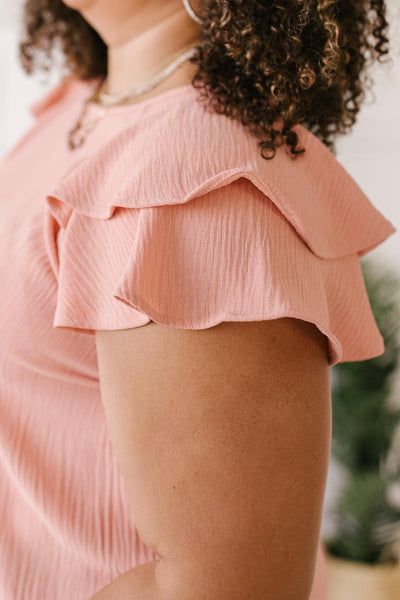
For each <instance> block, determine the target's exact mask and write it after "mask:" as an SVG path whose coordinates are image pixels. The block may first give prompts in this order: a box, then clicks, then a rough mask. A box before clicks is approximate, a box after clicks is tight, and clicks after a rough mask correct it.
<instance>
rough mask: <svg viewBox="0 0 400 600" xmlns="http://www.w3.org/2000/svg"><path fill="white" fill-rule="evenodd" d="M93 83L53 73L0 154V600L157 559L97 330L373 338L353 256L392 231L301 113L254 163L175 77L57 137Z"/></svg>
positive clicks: (344, 348) (243, 140)
mask: <svg viewBox="0 0 400 600" xmlns="http://www.w3.org/2000/svg"><path fill="white" fill-rule="evenodd" d="M97 83H98V80H97V79H95V80H90V81H86V82H85V81H81V80H77V79H73V78H65V79H63V80H62V81H61V82H60V83H59V84H57V85H56V86H54V87H53V88H52V89H51V90H50V91H49V92H47V93H46V94H45V95H44V96H43V97H42V98H41V99H40V100H39V101H37V102H35V103H34V104H33V105H32V106H31V111H32V113H33V114H34V115H35V118H36V119H35V123H34V125H33V126H32V128H31V129H30V130H29V131H28V132H27V133H26V135H25V136H23V138H22V139H21V140H20V141H19V142H18V143H17V144H16V146H14V148H13V149H12V150H11V151H10V152H9V153H8V154H7V155H6V156H5V157H4V159H3V161H2V162H1V163H0V192H1V203H0V277H1V293H0V315H1V316H0V333H1V337H0V339H1V340H2V344H1V347H0V411H1V418H0V522H1V524H2V525H1V533H0V598H1V600H71V599H72V598H73V599H74V600H86V599H87V598H89V597H90V596H91V595H92V594H93V593H94V592H95V591H97V590H98V589H101V588H102V587H104V586H105V585H107V584H108V583H109V582H111V581H112V580H113V579H115V578H116V577H118V575H120V574H122V573H123V572H125V571H127V570H128V569H130V568H132V567H134V566H136V565H139V564H141V563H144V562H148V561H151V560H154V559H156V558H158V556H157V555H156V554H154V553H153V552H152V551H150V549H149V548H147V547H146V545H145V544H144V543H143V542H142V540H141V539H140V537H139V535H138V532H137V530H136V527H135V521H134V515H133V514H132V511H131V509H130V507H129V502H128V499H127V495H126V490H125V487H124V481H123V479H122V476H121V475H120V473H119V471H118V467H117V464H116V460H115V457H114V454H113V449H112V446H111V443H110V439H109V436H108V430H107V425H106V420H105V415H104V411H103V408H102V404H101V399H100V388H99V375H98V369H97V360H96V348H95V337H94V332H95V330H96V329H109V330H115V329H126V328H131V327H140V326H142V325H145V324H146V323H148V322H150V321H151V320H153V321H155V322H157V323H160V324H163V325H165V326H172V327H178V328H191V329H202V328H207V327H212V326H213V325H216V324H217V323H220V322H222V321H252V320H264V319H275V318H279V317H295V318H298V319H303V320H306V321H309V322H311V323H314V324H315V325H316V327H318V328H319V329H320V330H321V331H322V332H323V333H324V334H325V335H326V336H327V338H328V342H329V364H330V365H331V366H333V365H335V364H337V363H338V362H343V361H354V360H364V359H368V358H373V357H375V356H378V355H380V354H382V353H383V351H384V344H383V338H382V336H381V333H380V331H379V329H378V327H377V324H376V322H375V320H374V317H373V314H372V311H371V306H370V303H369V300H368V296H367V292H366V288H365V285H364V281H363V277H362V272H361V268H360V262H359V258H360V257H361V256H363V255H364V254H366V253H367V252H368V251H370V250H372V249H373V248H375V247H376V246H377V245H378V244H380V243H382V242H383V241H384V240H385V239H387V238H388V236H390V235H391V234H392V233H393V232H394V231H396V229H395V228H394V226H393V225H392V223H390V221H388V220H387V219H386V218H385V217H384V216H383V215H382V214H381V213H380V212H379V211H378V210H377V209H376V208H375V207H374V206H373V204H372V203H371V202H370V200H369V199H368V198H367V197H366V195H365V194H364V193H363V191H362V190H361V189H360V187H359V186H358V185H357V184H356V182H355V181H354V180H353V179H352V178H351V177H350V175H349V174H348V173H347V172H346V171H345V169H344V168H343V167H342V166H341V165H340V163H339V162H338V161H337V160H336V159H335V158H334V156H333V155H332V153H331V152H329V151H328V149H327V148H326V147H325V146H324V145H323V144H322V142H321V141H320V140H319V139H318V138H317V137H315V136H314V135H313V134H311V133H310V132H309V131H307V130H306V129H305V128H304V127H303V126H301V125H299V126H297V127H296V131H297V132H298V134H299V138H300V142H301V144H302V145H303V146H305V147H306V153H305V154H304V155H303V156H301V157H299V158H298V159H296V160H293V159H292V158H291V157H290V156H289V154H288V153H287V151H286V150H285V147H282V148H279V149H278V151H277V155H276V157H275V158H274V159H273V160H272V161H267V160H265V159H263V158H262V157H261V154H260V149H259V146H258V144H257V140H256V138H255V137H254V136H251V135H250V134H249V133H248V132H247V131H246V130H245V128H244V127H243V126H242V125H241V124H240V123H239V122H237V121H233V120H232V119H230V118H228V117H225V116H223V115H218V114H216V113H213V112H212V111H207V110H205V109H204V107H203V105H202V104H201V102H200V101H199V99H198V98H197V97H196V95H197V94H198V91H197V90H195V89H194V88H193V87H192V86H191V85H187V86H182V87H180V88H175V89H172V90H169V91H167V92H164V93H163V94H161V95H159V96H156V97H153V98H150V99H149V100H145V101H142V102H140V103H139V104H136V105H127V106H120V107H114V108H111V109H109V110H108V112H107V114H106V116H105V117H104V118H103V119H101V120H100V121H99V123H98V125H97V127H96V128H95V129H94V130H93V131H91V132H90V133H89V135H88V138H87V141H86V143H85V144H84V145H83V146H81V147H80V148H79V149H76V150H74V151H73V152H71V151H69V150H68V148H67V145H66V137H67V133H68V131H69V129H70V128H71V127H72V125H73V124H74V122H75V121H76V119H77V117H78V116H79V112H80V109H81V106H82V102H83V100H84V99H85V98H87V97H89V95H90V94H91V92H92V90H93V89H94V86H96V85H97ZM94 109H95V107H91V110H92V111H93V110H94ZM93 114H94V113H93ZM312 599H313V600H326V565H325V562H324V557H323V549H322V546H321V548H320V549H319V551H318V561H317V566H316V573H315V582H314V588H313V595H312Z"/></svg>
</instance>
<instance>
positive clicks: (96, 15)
mask: <svg viewBox="0 0 400 600" xmlns="http://www.w3.org/2000/svg"><path fill="white" fill-rule="evenodd" d="M64 4H65V5H67V6H69V7H70V8H73V9H75V10H77V11H79V12H80V13H81V15H82V16H83V17H84V18H85V19H86V21H88V23H90V25H91V26H92V27H93V28H94V29H95V30H96V31H97V32H98V34H99V35H100V36H101V38H102V39H103V41H104V42H105V43H106V44H107V48H108V65H107V69H108V70H107V84H106V85H105V88H104V91H106V92H108V93H110V94H115V95H117V94H123V93H127V92H129V91H130V90H131V89H132V88H135V87H139V86H141V85H143V84H144V83H145V82H146V81H147V80H148V79H149V78H151V76H152V75H153V73H156V72H157V71H158V70H159V69H160V67H162V66H163V65H164V63H165V62H166V61H167V62H168V58H169V57H171V58H172V57H173V56H174V55H175V54H176V53H177V52H179V51H183V50H184V49H186V48H187V47H189V46H190V45H191V44H194V43H195V42H196V41H197V39H198V38H199V33H200V30H199V27H200V25H199V24H198V23H197V22H196V21H194V20H193V19H192V18H191V17H190V16H189V15H188V13H187V12H186V10H185V8H184V5H183V3H182V0H152V1H151V0H130V1H129V0H113V2H112V10H110V1H109V0H68V1H65V0H64ZM191 4H192V6H193V9H194V10H195V11H196V13H197V14H200V10H201V9H200V7H199V4H200V3H199V0H197V1H196V0H195V1H194V2H192V3H191ZM138 58H139V60H138ZM192 74H194V65H191V64H190V63H189V62H188V61H185V62H184V63H183V64H182V65H181V66H180V67H179V68H178V69H177V70H176V71H174V72H173V73H172V74H171V75H169V76H168V77H167V78H166V80H164V81H163V82H161V83H160V84H158V85H157V86H156V87H155V88H154V89H152V90H150V91H149V92H147V93H146V94H143V95H141V96H140V99H141V100H145V99H147V98H150V97H151V96H154V95H157V94H159V93H161V92H163V91H166V90H168V89H171V88H173V87H179V86H181V85H186V84H188V83H190V80H191V77H192ZM133 102H134V101H133ZM127 103H132V101H129V102H127Z"/></svg>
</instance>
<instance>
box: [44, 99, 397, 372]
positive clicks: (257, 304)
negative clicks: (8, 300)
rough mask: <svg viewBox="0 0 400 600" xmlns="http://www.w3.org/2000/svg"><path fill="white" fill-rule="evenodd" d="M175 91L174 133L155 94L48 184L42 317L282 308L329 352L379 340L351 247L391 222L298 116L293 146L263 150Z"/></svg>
mask: <svg viewBox="0 0 400 600" xmlns="http://www.w3.org/2000/svg"><path fill="white" fill-rule="evenodd" d="M186 98H187V96H186ZM183 104H184V106H182V105H181V106H179V107H177V110H178V108H179V111H180V112H179V116H180V119H181V120H180V122H181V123H182V118H183V122H186V123H187V126H186V128H184V132H185V134H184V135H181V134H178V133H176V132H177V130H176V129H174V130H173V131H174V136H172V138H171V135H169V134H170V133H171V131H170V129H169V127H168V120H167V126H166V128H165V134H162V135H160V129H159V127H157V118H158V117H159V119H160V120H162V119H164V120H163V123H165V122H166V117H165V115H163V112H162V111H163V110H164V107H163V104H161V103H158V104H157V107H158V108H157V110H158V112H157V114H156V115H154V114H152V115H151V116H152V120H151V123H155V127H153V126H152V125H148V126H147V127H146V126H145V125H146V120H145V119H143V121H142V122H141V126H140V127H139V126H136V125H132V126H131V127H128V128H125V129H124V130H123V131H122V132H120V133H119V134H118V135H116V136H114V137H113V138H112V139H111V140H109V141H108V142H107V143H105V144H104V146H102V147H101V148H100V149H99V150H98V151H97V152H96V153H95V154H93V155H91V156H90V157H89V158H87V159H85V160H84V161H83V162H82V163H81V164H79V165H78V166H77V167H75V168H74V169H73V170H72V172H71V171H70V172H68V173H67V175H66V176H65V177H64V178H63V179H62V180H61V181H59V182H58V183H57V185H56V186H55V187H54V188H53V189H52V190H50V191H49V193H48V194H47V196H46V226H45V227H46V228H45V231H46V244H47V251H48V256H49V260H50V262H51V266H52V268H53V270H54V273H55V276H56V278H57V282H58V291H57V305H56V310H55V315H54V321H53V326H54V327H63V328H68V329H72V330H78V331H83V332H87V333H92V334H93V333H94V331H95V330H102V329H106V330H116V329H127V328H133V327H139V326H142V325H145V324H146V323H148V322H149V321H155V322H156V323H159V324H161V325H165V326H170V327H177V328H188V329H204V328H208V327H212V326H214V325H217V324H218V323H221V322H222V321H253V320H266V319H276V318H281V317H294V318H297V319H303V320H306V321H309V322H311V323H314V324H315V325H316V326H317V327H318V329H319V330H320V331H321V332H322V333H323V334H324V335H326V336H327V338H328V343H329V365H330V366H333V365H335V364H337V363H338V362H344V361H354V360H365V359H368V358H373V357H375V356H378V355H380V354H382V353H383V352H384V343H383V338H382V335H381V333H380V331H379V329H378V326H377V324H376V322H375V320H374V317H373V314H372V310H371V306H370V303H369V299H368V295H367V291H366V287H365V284H364V280H363V276H362V271H361V265H360V261H359V258H360V257H361V256H363V255H364V254H366V253H367V252H369V251H370V250H372V249H373V248H375V247H376V246H377V245H379V244H380V243H382V242H383V241H384V240H385V239H386V238H387V237H388V236H390V235H391V234H392V233H394V232H395V231H396V229H395V227H394V226H393V225H392V223H391V222H390V221H388V220H387V219H386V218H385V217H384V216H383V215H382V214H381V213H380V212H379V211H378V210H377V209H376V208H375V207H374V206H373V204H372V203H371V202H370V201H369V199H368V198H367V197H366V196H365V194H364V193H363V192H362V190H361V189H360V187H359V186H358V185H357V184H356V183H355V181H354V180H353V179H352V178H351V176H350V175H349V174H348V173H347V172H346V171H345V169H344V168H343V167H342V166H341V165H340V163H339V162H338V161H337V160H336V159H335V158H334V157H333V155H332V154H331V153H330V151H329V150H328V149H327V148H326V147H325V146H324V145H323V144H322V142H320V141H319V140H318V139H317V138H316V137H315V136H314V135H312V134H311V133H310V132H308V131H307V130H306V129H305V128H303V127H302V126H300V125H299V126H297V130H298V132H299V134H300V141H301V143H302V145H303V146H305V147H306V154H305V155H303V156H301V157H299V158H298V159H295V160H293V159H292V158H291V157H290V156H289V155H288V153H287V152H285V151H284V150H283V148H279V149H278V152H277V155H276V156H275V158H274V159H273V160H271V161H266V160H265V159H263V158H262V157H261V155H260V154H259V148H258V147H257V144H256V141H255V138H254V137H253V136H250V135H249V134H247V133H246V132H245V130H244V128H243V127H242V126H241V125H240V124H239V123H236V122H234V121H232V120H231V119H229V118H228V117H226V118H225V117H223V116H222V115H212V114H208V115H207V116H205V115H206V113H201V119H202V126H201V127H199V125H198V123H199V114H198V112H197V114H194V112H193V111H199V110H200V109H199V108H198V107H194V104H195V103H193V102H191V103H189V102H188V103H187V104H185V103H183ZM191 111H192V112H191ZM171 112H173V109H171V106H169V111H168V113H167V117H168V119H169V120H170V123H174V115H173V114H171ZM182 115H183V117H182ZM156 117H157V118H156ZM176 118H177V119H178V114H177V115H176ZM185 119H187V121H185ZM199 135H200V138H201V139H200V142H199V140H198V136H199ZM171 139H172V141H171ZM153 142H154V145H153ZM171 144H172V147H173V152H172V153H171ZM202 145H203V146H202ZM149 148H151V149H152V150H151V152H150V151H149ZM307 153H308V154H307Z"/></svg>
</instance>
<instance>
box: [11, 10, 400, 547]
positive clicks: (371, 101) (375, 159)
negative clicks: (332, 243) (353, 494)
mask: <svg viewBox="0 0 400 600" xmlns="http://www.w3.org/2000/svg"><path fill="white" fill-rule="evenodd" d="M388 3H389V10H390V12H389V17H390V18H389V21H390V24H391V34H390V35H391V38H393V40H394V42H393V47H392V57H393V66H392V67H389V66H387V65H377V66H376V67H375V69H374V70H373V71H372V72H371V76H372V77H373V79H374V80H375V86H374V87H373V95H371V94H370V93H369V94H368V96H367V98H368V99H367V103H366V104H364V106H363V108H362V110H361V113H360V114H359V117H358V123H357V125H356V126H355V128H354V130H353V132H352V133H351V134H350V135H348V136H346V137H342V138H341V139H340V140H338V142H337V149H338V155H337V159H338V160H339V161H340V162H341V163H342V164H343V165H344V166H345V167H346V169H347V170H348V171H349V173H350V174H351V175H352V176H353V177H354V179H355V180H356V181H357V183H358V184H359V185H360V186H361V188H362V189H363V190H364V191H365V193H366V194H367V195H368V197H369V198H370V200H371V201H372V202H373V204H374V205H375V206H376V207H377V208H378V209H379V210H381V211H382V212H383V214H384V215H385V216H386V217H387V218H388V219H389V220H390V221H391V222H392V223H393V225H394V226H395V227H396V228H397V229H400V191H399V190H400V178H399V173H400V141H399V138H400V10H399V0H388ZM20 10H21V0H0V76H1V77H0V82H1V83H0V85H1V93H0V160H1V157H2V156H3V155H4V154H5V153H6V152H7V151H8V150H9V149H11V148H12V146H13V145H14V144H15V143H16V142H17V141H18V139H19V138H20V136H22V135H23V134H24V132H25V131H27V129H29V128H30V127H31V125H32V124H33V123H34V119H33V116H32V115H30V113H29V112H28V106H29V105H30V104H32V103H33V102H34V101H35V100H36V99H38V98H40V97H41V96H42V95H43V94H44V93H45V92H46V90H47V89H48V88H49V87H51V86H52V85H53V83H55V82H56V81H57V80H58V78H59V77H58V73H57V71H55V72H52V73H51V74H50V76H49V78H48V76H47V75H45V74H39V73H37V74H34V75H33V76H31V77H28V76H27V75H25V73H24V72H23V70H22V68H21V67H20V65H19V62H18V51H17V40H18V32H19V27H20ZM47 78H48V80H47ZM46 80H47V82H46ZM43 82H45V83H43ZM374 96H375V98H374ZM42 159H43V160H45V159H46V157H45V156H43V157H42ZM399 238H400V234H399V232H396V233H395V234H393V235H392V236H391V237H390V238H389V239H388V240H386V241H385V242H384V243H383V244H381V245H380V246H379V247H378V248H376V249H375V250H373V251H372V252H371V253H370V255H369V256H373V257H375V256H376V258H377V259H378V260H382V261H384V262H387V263H388V264H389V263H390V264H391V265H392V266H394V267H395V268H396V269H398V270H400V261H399V259H398V257H399V256H400V239H399ZM338 475H339V472H338V469H337V467H336V466H335V464H334V463H333V462H332V464H331V466H330V470H329V474H328V486H327V492H326V502H325V513H324V519H323V525H322V533H323V535H326V533H328V534H329V531H330V529H332V527H331V525H330V520H329V518H328V511H329V508H330V505H331V504H332V503H333V501H334V497H335V496H336V494H337V493H338V491H339V485H338V480H339V476H338Z"/></svg>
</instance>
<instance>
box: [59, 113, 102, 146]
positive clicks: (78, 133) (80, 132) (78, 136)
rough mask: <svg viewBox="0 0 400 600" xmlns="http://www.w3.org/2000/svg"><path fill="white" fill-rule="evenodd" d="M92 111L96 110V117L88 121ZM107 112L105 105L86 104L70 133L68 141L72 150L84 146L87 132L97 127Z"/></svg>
mask: <svg viewBox="0 0 400 600" xmlns="http://www.w3.org/2000/svg"><path fill="white" fill-rule="evenodd" d="M91 112H94V115H95V118H94V119H91V120H87V121H86V118H87V116H88V115H89V114H90V113H91ZM105 112H106V109H105V108H104V107H101V106H96V105H94V106H93V105H91V106H89V105H88V103H86V104H85V105H84V107H83V110H82V112H81V115H80V117H79V119H78V121H77V123H76V124H75V125H74V127H73V128H72V129H71V130H70V131H69V133H68V139H67V143H68V148H69V149H70V150H75V149H76V148H79V147H80V146H82V144H83V143H84V141H85V140H86V137H87V134H88V133H89V132H90V131H92V129H94V128H95V126H96V125H97V123H98V121H99V120H100V119H101V118H102V117H103V116H104V114H105Z"/></svg>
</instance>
